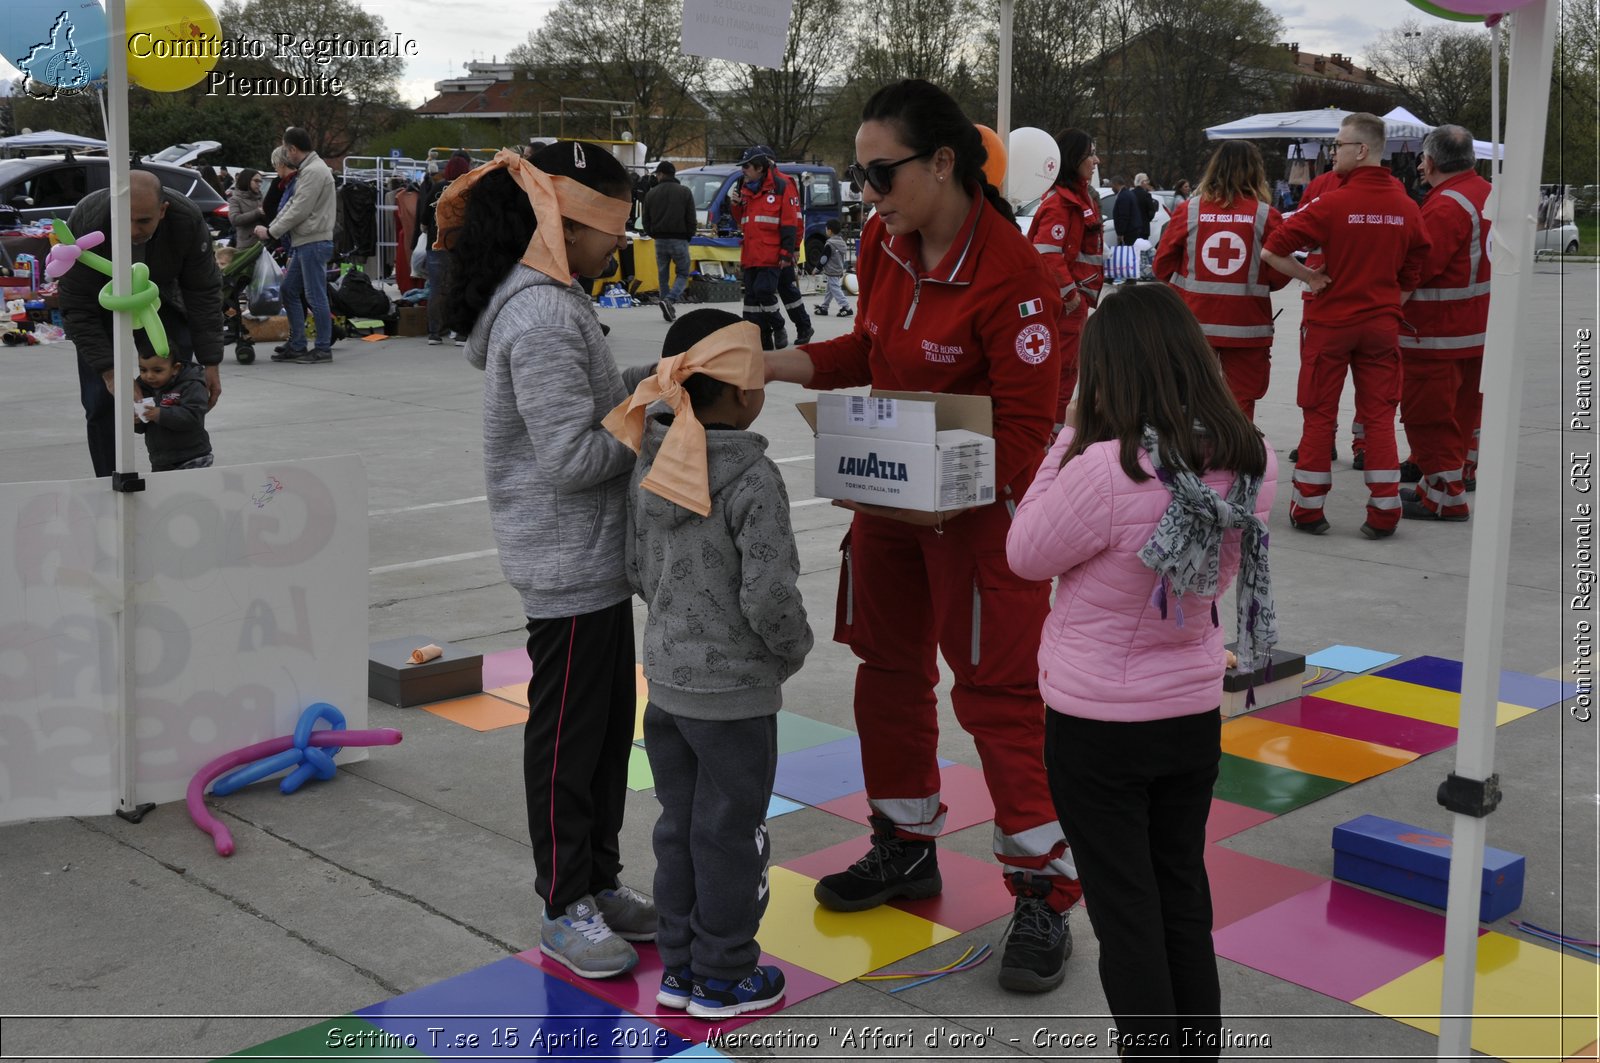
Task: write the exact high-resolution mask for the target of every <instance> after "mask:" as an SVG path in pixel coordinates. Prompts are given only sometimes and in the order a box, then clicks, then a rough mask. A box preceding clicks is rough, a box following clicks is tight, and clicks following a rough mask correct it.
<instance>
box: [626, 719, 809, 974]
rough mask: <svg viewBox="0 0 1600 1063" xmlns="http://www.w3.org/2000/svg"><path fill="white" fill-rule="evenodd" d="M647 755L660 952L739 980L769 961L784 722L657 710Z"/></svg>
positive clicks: (670, 960) (648, 728)
mask: <svg viewBox="0 0 1600 1063" xmlns="http://www.w3.org/2000/svg"><path fill="white" fill-rule="evenodd" d="M644 747H645V752H646V753H648V754H649V756H650V772H651V774H652V775H654V776H655V784H656V800H658V801H660V802H661V818H660V819H658V820H656V829H655V836H654V842H655V851H656V881H655V901H656V949H657V951H658V952H660V954H661V962H662V964H663V965H665V966H666V967H669V968H670V967H681V966H683V965H684V964H688V965H689V966H690V967H691V968H692V969H693V971H694V973H695V974H696V975H699V976H700V977H702V978H730V979H739V978H743V977H744V976H745V975H747V974H749V973H750V972H751V971H752V970H754V969H755V966H756V960H757V959H759V958H760V956H761V946H760V945H758V944H757V943H756V930H757V929H758V928H759V927H760V925H761V916H762V915H763V914H764V913H765V912H766V910H767V899H768V887H767V859H768V857H769V856H770V855H771V850H772V846H771V844H770V842H769V841H768V838H767V823H766V819H767V802H768V801H769V800H770V799H771V797H772V780H773V777H774V776H775V775H776V773H777V770H778V718H777V716H775V715H774V716H756V717H752V718H750V719H746V720H693V719H689V718H688V717H686V716H674V715H672V714H671V713H668V712H665V711H663V710H662V709H660V708H658V707H657V706H656V705H655V704H654V703H651V704H648V705H646V706H645V710H644Z"/></svg>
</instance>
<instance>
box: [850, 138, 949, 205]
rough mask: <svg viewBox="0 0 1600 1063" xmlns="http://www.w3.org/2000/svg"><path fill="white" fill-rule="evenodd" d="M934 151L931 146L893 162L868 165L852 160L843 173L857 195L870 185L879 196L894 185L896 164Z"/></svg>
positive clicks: (923, 156)
mask: <svg viewBox="0 0 1600 1063" xmlns="http://www.w3.org/2000/svg"><path fill="white" fill-rule="evenodd" d="M933 152H934V149H933V148H929V149H928V150H927V151H919V152H917V153H916V154H915V155H907V156H906V157H905V158H903V159H899V160H897V161H895V162H875V163H872V164H871V165H870V166H862V165H861V164H860V163H859V162H853V163H851V164H850V165H849V166H847V167H845V171H844V175H845V176H846V177H848V178H850V187H851V188H852V189H853V190H855V192H856V194H857V195H859V194H860V193H861V190H862V188H863V187H865V186H866V185H871V186H872V190H873V191H874V192H876V193H878V195H880V196H886V195H888V194H889V189H891V188H893V187H894V171H895V167H897V166H904V165H905V164H906V163H908V162H911V161H913V160H915V159H925V158H927V157H928V156H929V155H932V154H933Z"/></svg>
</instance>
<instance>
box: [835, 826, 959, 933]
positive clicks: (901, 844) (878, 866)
mask: <svg viewBox="0 0 1600 1063" xmlns="http://www.w3.org/2000/svg"><path fill="white" fill-rule="evenodd" d="M870 820H871V823H872V848H871V849H869V850H867V855H865V856H863V857H862V858H861V859H860V860H857V861H856V862H855V863H853V864H851V865H850V866H849V867H847V868H845V869H844V870H843V871H839V872H836V873H834V874H832V875H824V876H823V877H822V879H821V880H820V881H818V883H817V888H816V889H815V890H814V891H812V892H813V895H814V896H815V897H816V898H817V903H818V904H820V905H822V906H823V907H824V908H826V909H828V910H829V911H833V912H864V911H866V910H867V909H868V908H876V907H877V906H878V905H880V904H883V903H884V902H885V901H892V900H894V899H895V898H896V897H905V898H906V899H908V900H913V901H919V900H922V899H924V898H927V897H937V896H938V895H939V892H940V891H941V890H943V889H944V880H943V879H941V878H940V877H939V857H938V854H937V853H936V852H935V849H934V843H933V842H931V841H925V842H920V841H909V840H907V839H905V838H900V837H897V836H896V835H895V833H894V824H893V823H890V822H889V821H888V820H887V819H884V818H882V817H881V816H872V817H870Z"/></svg>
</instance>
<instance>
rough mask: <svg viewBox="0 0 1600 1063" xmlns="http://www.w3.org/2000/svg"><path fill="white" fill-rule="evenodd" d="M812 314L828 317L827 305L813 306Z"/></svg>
mask: <svg viewBox="0 0 1600 1063" xmlns="http://www.w3.org/2000/svg"><path fill="white" fill-rule="evenodd" d="M811 314H812V316H813V317H827V316H828V308H827V307H825V306H813V307H812V308H811Z"/></svg>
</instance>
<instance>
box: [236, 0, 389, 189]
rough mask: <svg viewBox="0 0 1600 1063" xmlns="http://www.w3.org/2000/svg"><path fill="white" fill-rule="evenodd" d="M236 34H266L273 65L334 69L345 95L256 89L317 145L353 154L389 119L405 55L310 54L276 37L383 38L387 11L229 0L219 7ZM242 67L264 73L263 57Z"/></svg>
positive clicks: (319, 0) (329, 3) (324, 72)
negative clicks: (286, 47)
mask: <svg viewBox="0 0 1600 1063" xmlns="http://www.w3.org/2000/svg"><path fill="white" fill-rule="evenodd" d="M220 17H221V20H222V24H223V25H225V26H227V27H228V32H229V33H230V34H232V35H235V36H238V37H242V38H244V39H246V40H255V41H260V42H262V45H263V48H264V51H265V53H266V55H267V57H268V58H267V62H268V63H270V65H271V68H272V70H274V71H277V72H278V73H279V74H281V75H283V76H287V77H293V78H318V77H328V78H335V77H337V78H338V79H339V81H340V84H341V85H342V86H343V91H342V92H341V94H340V95H337V96H334V95H325V96H280V97H270V96H263V97H259V100H261V101H271V104H270V105H271V107H272V110H273V111H274V113H275V114H276V116H277V119H278V121H279V122H280V123H281V124H283V125H297V126H303V127H304V128H305V129H306V130H307V131H308V132H310V134H311V139H312V142H313V143H314V144H316V145H317V151H318V152H319V153H320V154H322V155H325V156H328V157H331V158H337V157H338V156H340V155H345V154H348V153H349V152H350V151H351V150H352V149H353V148H354V147H355V146H356V145H357V144H359V143H360V142H361V141H362V140H363V139H365V138H366V137H367V136H368V135H369V134H371V133H372V132H373V131H374V130H376V129H378V128H380V127H382V125H383V124H384V123H385V122H387V121H389V119H390V115H391V113H392V111H393V108H394V107H396V106H397V105H398V104H399V103H400V95H399V90H398V86H399V83H400V77H401V75H402V74H403V73H404V70H405V58H404V57H403V56H392V57H373V56H368V57H345V56H322V57H319V56H317V55H315V54H312V55H305V54H303V52H302V51H300V50H299V49H298V48H297V49H296V50H294V51H293V52H292V53H291V54H287V55H285V54H280V53H279V51H278V41H279V38H280V36H287V37H289V38H290V39H292V40H293V41H295V42H297V45H298V44H301V43H303V42H307V41H322V40H332V39H333V38H335V37H342V38H343V39H344V40H347V41H351V40H355V41H363V40H371V41H377V40H382V39H383V38H385V37H387V36H388V34H389V31H388V29H387V28H386V27H385V25H384V21H383V19H382V18H381V17H380V16H378V15H374V14H370V13H368V12H367V11H364V10H363V9H362V8H361V7H360V6H358V5H357V4H356V3H354V0H244V2H240V0H228V2H227V3H225V4H224V5H223V7H222V11H221V12H220ZM235 65H237V66H238V67H239V69H240V72H241V73H245V72H248V73H249V74H251V75H256V74H260V73H262V72H263V71H262V70H261V69H260V64H251V63H249V62H246V63H243V64H235Z"/></svg>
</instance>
